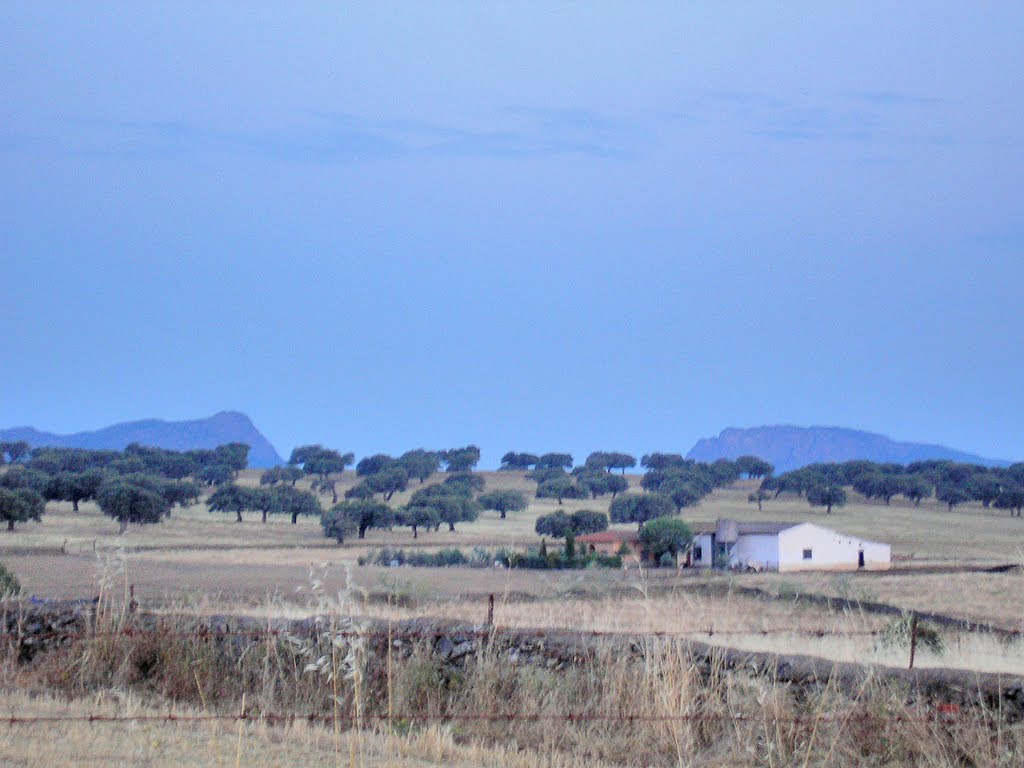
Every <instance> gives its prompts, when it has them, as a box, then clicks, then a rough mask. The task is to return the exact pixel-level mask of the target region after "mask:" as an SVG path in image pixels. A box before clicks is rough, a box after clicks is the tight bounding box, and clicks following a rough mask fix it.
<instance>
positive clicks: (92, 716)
mask: <svg viewBox="0 0 1024 768" xmlns="http://www.w3.org/2000/svg"><path fill="white" fill-rule="evenodd" d="M494 606H495V601H494V595H493V594H492V595H489V596H488V599H487V604H486V614H485V615H486V619H485V620H484V622H483V623H482V624H480V625H478V626H476V627H469V626H465V625H463V626H460V627H459V629H458V630H457V634H458V637H459V638H460V639H461V640H463V641H464V640H473V641H478V642H480V643H483V642H485V641H488V640H493V638H495V636H496V635H497V634H498V633H509V634H513V635H514V636H515V637H516V638H518V639H529V638H535V639H538V640H544V639H545V638H549V637H550V636H552V635H553V634H559V633H564V634H569V635H571V636H572V637H574V638H578V639H602V638H608V639H616V640H624V639H630V638H635V639H637V640H638V641H657V640H679V641H695V640H703V639H712V640H713V639H714V638H716V637H726V638H728V637H768V636H774V635H778V636H785V637H793V638H796V637H812V638H817V639H822V638H875V639H880V638H882V637H883V636H884V635H885V633H886V630H885V629H852V628H841V629H840V628H835V627H825V626H820V627H810V628H808V627H795V626H776V627H750V628H716V627H714V626H709V627H707V628H706V629H686V630H676V631H650V632H625V631H616V630H583V629H575V628H565V627H536V628H521V627H516V626H504V627H502V626H498V625H496V624H495V615H494ZM128 616H130V617H132V618H133V620H134V619H138V618H139V616H140V614H138V604H137V603H136V602H135V600H134V590H132V594H131V601H130V604H129V611H128ZM145 616H146V619H147V620H148V621H150V622H152V623H151V624H150V625H149V626H140V625H139V624H134V623H126V624H124V625H123V626H117V627H105V628H101V627H95V626H92V627H90V626H88V625H87V622H85V624H86V625H85V626H82V627H79V628H76V629H70V628H68V629H61V628H57V629H42V628H35V629H31V630H29V629H27V628H25V627H23V626H20V625H19V626H18V627H17V628H15V629H6V630H4V631H0V642H4V643H7V644H8V647H12V646H16V647H22V646H24V645H25V644H26V643H27V644H28V645H29V646H35V650H36V651H37V652H38V651H44V650H45V648H47V647H61V646H64V647H66V646H68V645H70V644H73V643H76V642H80V641H86V640H101V639H118V638H121V639H132V638H140V637H149V638H153V639H157V640H159V639H164V640H168V639H172V638H176V639H184V640H189V641H193V642H197V643H201V642H216V641H221V640H230V639H238V640H245V641H250V642H255V641H260V642H267V643H270V642H278V641H285V642H289V641H292V642H294V641H295V640H296V638H297V635H296V630H295V628H294V627H292V628H285V627H278V626H271V625H264V626H259V627H254V626H235V627H232V626H231V625H230V620H227V619H225V620H224V623H223V625H217V624H215V623H203V620H202V618H201V617H193V620H194V621H196V622H197V623H196V624H195V625H194V626H191V627H189V628H184V629H183V628H175V627H173V626H172V625H170V624H169V623H164V622H165V621H167V620H169V619H171V618H174V617H172V616H159V615H155V614H145ZM8 618H10V614H8ZM223 618H224V617H222V619H223ZM908 619H909V638H908V646H909V648H908V651H909V658H908V664H907V667H908V669H913V668H914V664H915V657H916V655H917V648H918V639H919V634H920V632H921V629H922V624H921V622H919V621H918V617H917V615H916V614H914V613H909V614H908ZM8 624H9V622H8ZM320 631H329V633H330V638H331V640H332V641H334V640H338V641H341V640H354V639H356V638H360V639H364V640H365V639H367V638H378V639H383V638H384V637H386V638H387V647H388V649H389V650H388V652H389V654H390V649H391V647H392V643H393V641H394V640H396V639H400V640H401V641H402V642H405V641H410V640H411V641H420V642H428V643H436V642H437V641H439V640H441V639H442V638H445V637H450V636H451V635H452V633H453V630H452V628H450V627H445V628H415V629H410V628H408V627H403V628H402V629H400V630H398V631H396V629H395V628H394V627H393V626H391V624H390V623H389V626H388V627H387V628H380V627H379V628H376V629H369V628H366V627H363V628H358V629H344V628H338V627H334V626H330V627H328V626H327V624H326V621H324V622H320V623H317V622H316V621H309V622H307V623H306V624H305V625H303V626H302V629H301V632H300V635H301V634H302V633H304V635H305V637H307V638H308V637H311V636H313V635H315V634H316V633H317V632H320ZM969 633H970V632H969ZM1009 634H1010V635H1011V636H1012V637H1020V635H1021V633H1020V632H1019V631H1011V632H1009ZM1004 639H1005V638H1004ZM720 649H721V650H729V649H730V648H729V647H728V646H722V647H721V648H720ZM389 665H390V657H389ZM389 673H390V672H389ZM0 706H2V705H0ZM243 707H244V704H243ZM991 718H992V713H991V712H989V711H986V710H984V708H979V707H973V706H972V707H966V706H960V704H958V703H955V702H944V701H931V702H928V703H927V704H926V705H923V706H916V707H914V708H912V709H911V710H910V712H909V713H908V712H881V713H880V712H869V711H864V710H860V709H850V710H849V711H841V712H835V713H829V714H821V713H816V714H809V715H795V716H782V715H777V714H776V715H772V716H770V717H767V719H769V720H770V721H771V722H773V723H776V724H780V725H791V726H795V727H799V726H808V725H821V724H829V723H837V724H848V723H851V722H859V723H864V724H883V723H887V724H942V725H945V726H954V725H956V724H958V723H968V722H969V723H978V722H981V721H985V720H986V719H991ZM765 719H766V716H765V715H760V716H759V715H756V714H748V713H742V712H695V713H671V714H650V713H643V712H635V713H630V712H615V713H609V712H595V711H586V710H578V711H565V712H554V713H552V712H529V711H465V712H451V711H428V710H422V711H388V712H379V713H378V712H363V713H359V714H355V713H350V712H341V711H337V710H336V711H334V712H332V713H328V712H317V711H282V712H273V711H268V712H264V711H255V710H245V709H243V710H242V711H237V712H219V713H218V712H205V713H203V714H187V713H175V712H173V710H172V711H168V712H166V713H161V714H152V713H149V714H100V713H97V712H83V713H80V714H79V713H71V714H58V715H53V714H41V715H37V714H32V713H28V712H21V713H19V712H11V713H10V714H7V713H4V712H3V710H2V708H0V725H6V726H25V725H42V724H60V723H87V724H104V723H168V724H170V723H203V722H222V723H223V722H235V723H238V722H242V723H244V722H250V723H263V724H268V725H287V724H294V723H299V722H303V723H308V724H316V725H328V726H329V725H333V726H347V727H351V726H355V725H357V724H358V723H360V722H362V723H365V722H380V723H387V724H389V725H393V724H394V723H396V722H404V723H428V722H441V723H457V722H489V723H540V722H558V723H565V724H574V723H576V724H579V723H593V722H615V723H623V724H631V723H654V722H660V723H678V724H683V723H701V722H734V723H742V722H762V721H764V720H765Z"/></svg>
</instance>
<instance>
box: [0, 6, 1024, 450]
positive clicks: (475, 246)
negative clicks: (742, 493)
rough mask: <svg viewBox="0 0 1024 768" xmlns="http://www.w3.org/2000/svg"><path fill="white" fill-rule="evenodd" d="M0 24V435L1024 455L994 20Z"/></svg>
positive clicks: (254, 15)
mask: <svg viewBox="0 0 1024 768" xmlns="http://www.w3.org/2000/svg"><path fill="white" fill-rule="evenodd" d="M211 5H212V4H207V3H195V4H192V3H180V2H178V3H163V4H161V3H155V2H153V3H135V4H128V3H125V4H105V3H98V2H96V3H93V2H91V3H68V4H60V3H34V2H33V3H18V2H7V3H4V4H3V5H2V6H0V177H2V178H3V180H4V184H3V187H2V189H3V205H2V206H0V285H2V286H3V293H2V296H3V301H2V302H0V328H2V329H3V330H2V331H0V358H2V359H3V360H5V361H6V363H5V365H4V366H3V371H4V372H3V375H2V376H0V394H2V397H0V426H12V425H15V424H32V425H34V426H37V427H39V428H43V429H50V430H54V431H62V432H63V431H75V430H79V429H87V428H94V427H99V426H103V425H105V424H108V423H111V422H114V421H120V420H126V419H133V418H142V417H149V416H159V417H164V418H186V417H196V416H201V415H205V414H208V413H212V412H214V411H217V410H221V409H228V408H232V409H238V410H243V411H245V412H247V413H248V414H249V415H250V416H251V417H252V418H253V419H254V421H255V422H256V423H257V425H258V426H259V427H260V428H261V429H262V430H263V431H264V432H265V433H266V434H267V436H268V437H269V438H270V439H271V441H272V442H274V443H275V445H276V446H277V447H278V449H279V450H280V451H282V452H287V451H288V450H289V449H290V448H291V447H292V446H293V445H295V444H297V443H302V442H311V441H317V442H324V443H326V444H329V445H333V446H337V447H339V448H344V449H346V450H354V451H356V452H357V453H359V454H366V453H371V452H375V451H378V450H383V451H389V452H397V451H401V450H404V449H406V448H410V447H415V446H419V445H425V446H428V447H435V446H437V447H443V446H449V445H458V444H465V443H467V442H476V443H478V444H479V445H481V447H482V448H483V449H484V463H485V464H490V465H494V464H496V463H497V459H498V458H499V457H500V455H501V454H502V453H503V452H504V451H505V450H509V449H516V450H535V451H543V450H555V449H559V450H570V451H572V452H574V453H576V454H577V455H580V456H582V455H585V454H586V453H587V452H589V451H590V450H594V449H611V450H630V451H634V452H637V453H641V452H645V451H650V450H679V451H685V450H687V449H688V448H689V447H690V446H691V445H692V443H693V442H694V441H695V440H696V439H697V438H698V437H701V436H705V435H710V434H715V433H717V432H718V431H719V430H721V429H722V428H724V427H727V426H754V425H758V424H766V423H793V424H834V425H843V426H850V427H856V428H864V429H870V430H873V431H880V432H884V433H887V434H890V435H892V436H893V437H897V438H901V439H910V440H921V441H933V442H942V443H946V444H949V445H952V446H955V447H959V448H963V449H967V450H973V451H975V452H978V453H981V454H984V455H989V456H995V457H1002V458H1024V409H1022V408H1021V404H1022V403H1021V395H1020V392H1021V384H1020V382H1021V380H1022V374H1024V356H1022V355H1021V350H1022V349H1024V330H1022V328H1024V324H1022V323H1021V321H1020V314H1021V295H1022V290H1021V289H1022V288H1024V194H1022V192H1024V189H1022V187H1024V185H1022V181H1024V146H1022V143H1024V142H1022V139H1024V135H1022V134H1024V99H1021V94H1022V93H1024V48H1022V43H1021V39H1022V32H1024V6H1021V5H1020V4H1018V3H986V4H963V3H953V2H928V3H924V2H921V3H917V2H907V3H899V4H896V3H888V2H886V3H858V4H856V5H855V4H852V3H827V4H826V3H786V4H771V3H749V4H747V3H666V4H635V3H622V4H593V3H591V4H579V5H568V4H529V3H516V4H505V5H498V4H473V3H464V4H463V3H459V4H456V3H448V4H445V3H442V4H414V3H405V4H393V5H392V4H386V3H367V4H360V5H345V4H335V3H314V4H299V3H288V4H270V3H266V4H265V3H244V4H242V3H239V4H230V3H223V4H217V5H216V7H210V6H211Z"/></svg>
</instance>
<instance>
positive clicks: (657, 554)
mask: <svg viewBox="0 0 1024 768" xmlns="http://www.w3.org/2000/svg"><path fill="white" fill-rule="evenodd" d="M691 541H693V533H691V532H690V527H689V526H688V525H687V524H686V523H684V522H683V521H682V520H680V519H679V518H678V517H659V518H655V519H654V520H651V521H649V522H648V523H647V524H646V525H645V526H644V527H643V529H642V530H641V531H640V545H641V546H642V547H643V550H644V552H646V553H647V554H648V555H650V556H651V557H653V558H654V559H655V561H660V560H661V558H662V557H663V556H664V555H666V554H667V555H671V556H672V559H673V560H675V558H676V556H677V555H678V554H679V552H680V551H681V550H684V549H686V548H687V547H688V546H690V542H691Z"/></svg>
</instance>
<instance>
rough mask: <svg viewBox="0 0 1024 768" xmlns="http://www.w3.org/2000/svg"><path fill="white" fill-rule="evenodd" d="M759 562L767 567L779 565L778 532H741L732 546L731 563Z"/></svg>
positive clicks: (741, 564)
mask: <svg viewBox="0 0 1024 768" xmlns="http://www.w3.org/2000/svg"><path fill="white" fill-rule="evenodd" d="M748 563H751V564H753V563H759V564H760V565H761V566H763V567H765V568H778V567H779V537H778V536H777V535H776V534H774V533H773V534H740V536H739V537H738V538H737V539H736V543H735V544H734V545H733V547H732V553H731V557H730V558H729V565H739V566H744V565H747V564H748Z"/></svg>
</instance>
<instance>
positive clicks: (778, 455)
mask: <svg viewBox="0 0 1024 768" xmlns="http://www.w3.org/2000/svg"><path fill="white" fill-rule="evenodd" d="M686 455H687V457H688V458H691V459H697V460H698V461H714V460H715V459H721V458H726V459H735V458H736V457H737V456H743V455H751V456H759V457H761V458H762V459H765V460H766V461H770V462H771V463H772V464H774V465H775V471H776V473H778V472H787V471H789V470H791V469H797V468H798V467H803V466H805V465H807V464H813V463H815V462H830V461H849V460H851V459H867V460H868V461H877V462H894V463H898V464H908V463H910V462H912V461H924V460H926V459H951V460H953V461H960V462H966V463H970V464H982V465H984V466H1003V465H1006V464H1008V463H1009V462H1006V461H998V460H996V459H986V458H983V457H981V456H975V455H974V454H971V453H965V452H963V451H957V450H954V449H953V448H946V447H945V446H942V445H926V444H923V443H900V442H896V441H895V440H891V439H890V438H888V437H886V436H885V435H876V434H873V433H871V432H861V431H859V430H856V429H844V428H842V427H791V426H770V427H752V428H750V429H737V428H734V427H731V428H729V429H726V430H723V431H722V433H721V434H720V435H719V436H718V437H705V438H701V439H700V440H698V441H697V444H696V445H694V446H693V448H691V449H690V452H689V453H688V454H686Z"/></svg>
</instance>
